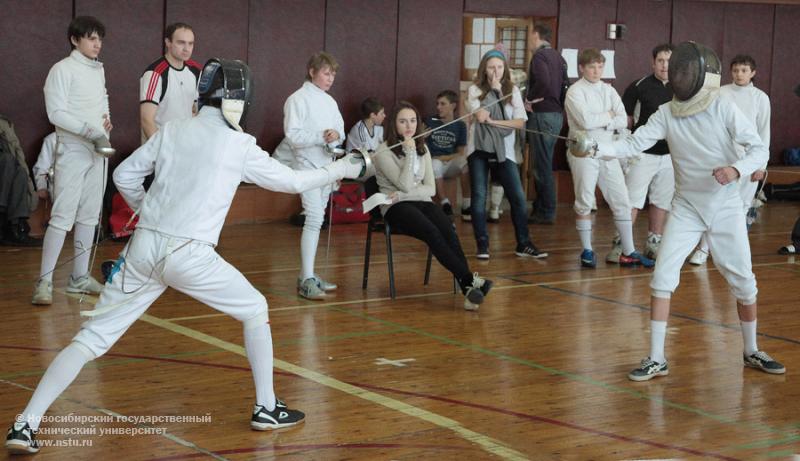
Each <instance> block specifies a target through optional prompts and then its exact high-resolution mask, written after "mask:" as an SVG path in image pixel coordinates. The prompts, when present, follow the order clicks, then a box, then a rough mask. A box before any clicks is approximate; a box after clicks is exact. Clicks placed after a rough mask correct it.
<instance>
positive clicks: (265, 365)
mask: <svg viewBox="0 0 800 461" xmlns="http://www.w3.org/2000/svg"><path fill="white" fill-rule="evenodd" d="M244 348H245V350H246V351H247V360H248V361H249V362H250V368H251V369H252V370H253V381H254V382H255V385H256V404H257V405H263V406H265V407H267V410H269V411H272V410H274V409H275V389H274V387H273V385H272V332H271V330H270V327H269V324H267V323H262V324H260V325H258V326H256V327H251V328H245V329H244Z"/></svg>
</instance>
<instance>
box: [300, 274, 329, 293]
mask: <svg viewBox="0 0 800 461" xmlns="http://www.w3.org/2000/svg"><path fill="white" fill-rule="evenodd" d="M314 279H315V280H316V281H317V286H319V287H320V288H322V290H323V291H333V290H335V289H337V288H339V285H337V284H335V283H332V282H328V281H327V280H323V279H322V277H320V276H319V275H317V274H314ZM302 285H303V280H302V279H301V278H300V277H297V288H298V289H300V287H301V286H302Z"/></svg>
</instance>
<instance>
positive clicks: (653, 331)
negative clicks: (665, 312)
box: [650, 320, 667, 363]
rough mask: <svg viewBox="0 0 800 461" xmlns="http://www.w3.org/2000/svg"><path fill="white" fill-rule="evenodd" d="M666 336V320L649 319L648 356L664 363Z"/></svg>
mask: <svg viewBox="0 0 800 461" xmlns="http://www.w3.org/2000/svg"><path fill="white" fill-rule="evenodd" d="M666 337H667V322H659V321H657V320H651V321H650V358H651V359H652V360H655V361H656V362H658V363H664V361H665V360H666V358H665V357H664V340H665V339H666Z"/></svg>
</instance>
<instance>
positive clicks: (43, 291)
mask: <svg viewBox="0 0 800 461" xmlns="http://www.w3.org/2000/svg"><path fill="white" fill-rule="evenodd" d="M31 304H35V305H37V306H49V305H50V304H53V282H51V281H50V280H46V279H39V281H38V282H36V287H35V288H34V289H33V299H31Z"/></svg>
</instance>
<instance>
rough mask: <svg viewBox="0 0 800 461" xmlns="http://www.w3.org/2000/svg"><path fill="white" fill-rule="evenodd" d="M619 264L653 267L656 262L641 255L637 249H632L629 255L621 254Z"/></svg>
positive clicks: (623, 265)
mask: <svg viewBox="0 0 800 461" xmlns="http://www.w3.org/2000/svg"><path fill="white" fill-rule="evenodd" d="M619 265H620V266H622V267H633V266H644V267H653V266H655V265H656V262H655V261H653V260H652V259H650V258H646V257H644V256H642V254H641V253H639V252H638V251H634V252H633V253H631V254H629V255H621V256H620V257H619Z"/></svg>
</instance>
